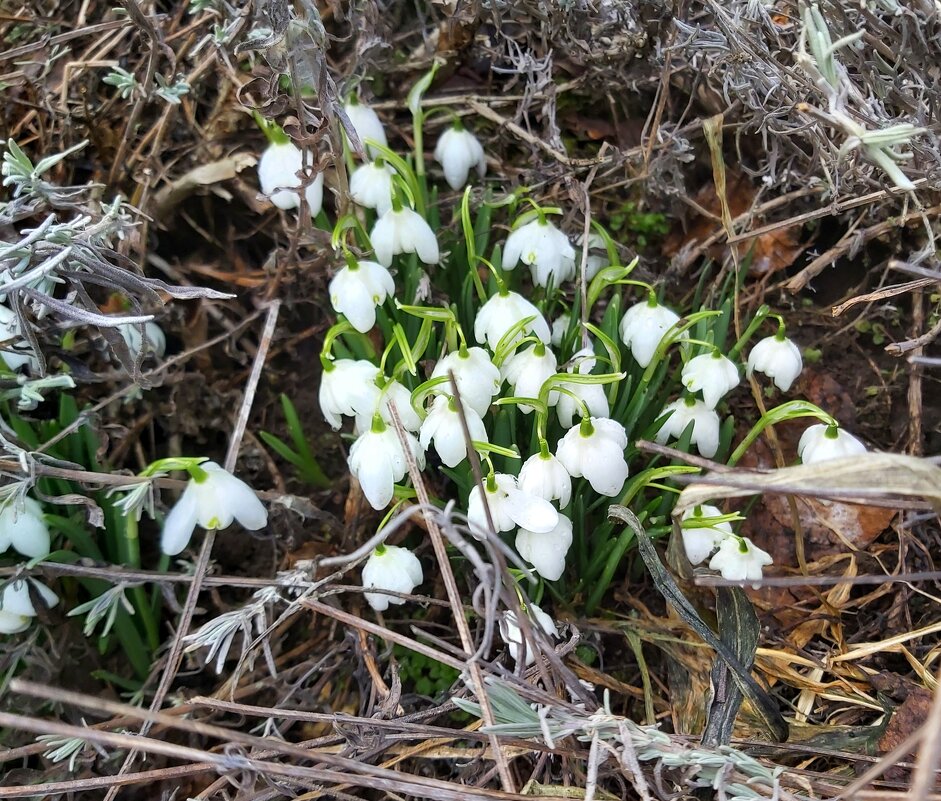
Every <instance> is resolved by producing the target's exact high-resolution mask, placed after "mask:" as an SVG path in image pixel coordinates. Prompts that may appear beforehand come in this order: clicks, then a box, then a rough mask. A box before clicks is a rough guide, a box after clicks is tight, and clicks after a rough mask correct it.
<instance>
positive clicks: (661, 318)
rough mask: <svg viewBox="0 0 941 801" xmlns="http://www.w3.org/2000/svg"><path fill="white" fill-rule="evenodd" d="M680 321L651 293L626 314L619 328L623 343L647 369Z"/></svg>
mask: <svg viewBox="0 0 941 801" xmlns="http://www.w3.org/2000/svg"><path fill="white" fill-rule="evenodd" d="M679 321H680V318H679V317H678V316H677V315H676V314H675V313H674V312H673V311H671V310H670V309H668V308H667V307H666V306H661V305H660V304H659V303H658V302H657V297H656V295H654V293H653V292H650V293H649V294H648V296H647V300H645V301H643V302H642V303H637V304H635V305H633V306H631V307H630V308H629V309H628V310H627V311H626V312H624V316H623V317H622V318H621V325H620V327H619V330H620V332H621V341H622V342H623V343H624V344H625V345H627V347H629V348H630V349H631V355H633V357H634V359H635V360H636V361H637V363H638V364H639V365H640V366H641V367H647V365H649V364H650V362H651V360H652V359H653V355H654V353H656V352H657V347H658V346H659V345H660V343H661V342H662V341H663V338H664V337H665V336H666V335H667V333H668V332H669V330H670V329H671V328H673V326H675V325H676V324H677V323H678V322H679ZM683 336H684V337H685V333H684V334H683Z"/></svg>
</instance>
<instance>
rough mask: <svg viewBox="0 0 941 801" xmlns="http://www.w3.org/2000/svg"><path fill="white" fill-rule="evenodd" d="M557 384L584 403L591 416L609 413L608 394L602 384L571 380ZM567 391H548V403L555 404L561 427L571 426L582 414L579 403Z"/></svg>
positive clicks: (601, 415) (605, 415)
mask: <svg viewBox="0 0 941 801" xmlns="http://www.w3.org/2000/svg"><path fill="white" fill-rule="evenodd" d="M559 386H561V387H562V388H563V389H566V390H568V392H571V393H572V395H575V396H576V397H577V398H578V400H580V401H581V402H582V403H584V404H585V406H587V407H588V413H589V414H590V415H591V416H592V417H607V416H608V414H610V409H609V407H608V396H607V395H605V387H604V385H603V384H576V383H575V382H574V381H573V382H571V383H568V382H567V383H564V384H560V385H559ZM568 392H556V391H552V392H550V393H549V405H550V406H555V412H556V414H557V415H558V417H559V424H560V425H561V426H562V428H571V427H572V423H573V421H577V420H578V418H580V417H581V416H582V407H581V405H580V404H579V403H578V401H577V400H575V398H573V397H572V395H569V394H568Z"/></svg>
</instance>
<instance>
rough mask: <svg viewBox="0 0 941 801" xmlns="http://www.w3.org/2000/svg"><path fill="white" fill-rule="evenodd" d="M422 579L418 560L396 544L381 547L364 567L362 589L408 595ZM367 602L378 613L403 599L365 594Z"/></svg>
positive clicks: (371, 593) (370, 593) (423, 575)
mask: <svg viewBox="0 0 941 801" xmlns="http://www.w3.org/2000/svg"><path fill="white" fill-rule="evenodd" d="M424 580H425V574H424V573H423V572H422V567H421V562H419V561H418V557H417V556H415V554H413V553H412V552H411V551H410V550H408V548H400V547H399V546H397V545H380V546H379V547H378V548H376V550H374V551H373V552H372V554H371V555H370V557H369V559H367V560H366V564H365V565H364V566H363V587H365V588H366V589H367V590H369V589H376V590H391V591H392V592H401V593H411V592H412V590H414V589H415V588H416V587H417V586H418V585H419V584H421V583H422V581H424ZM366 600H367V601H368V602H369V605H370V606H371V607H372V608H373V609H375V610H376V611H377V612H384V611H385V610H386V609H388V608H389V604H395V605H396V606H398V605H400V604H404V603H405V599H404V598H396V597H395V596H392V595H386V594H385V593H382V592H367V593H366Z"/></svg>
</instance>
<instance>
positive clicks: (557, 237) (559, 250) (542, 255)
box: [503, 215, 575, 287]
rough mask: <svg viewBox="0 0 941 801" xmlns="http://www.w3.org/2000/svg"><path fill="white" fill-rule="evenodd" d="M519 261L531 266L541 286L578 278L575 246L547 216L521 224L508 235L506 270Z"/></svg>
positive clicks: (555, 284) (538, 284) (536, 282)
mask: <svg viewBox="0 0 941 801" xmlns="http://www.w3.org/2000/svg"><path fill="white" fill-rule="evenodd" d="M519 262H523V264H525V265H527V266H528V267H529V268H530V271H531V272H532V275H533V283H534V284H536V285H537V286H548V285H549V284H550V282H551V284H552V285H553V286H555V287H558V286H561V284H562V283H563V282H564V281H570V280H571V279H572V278H574V277H575V248H573V247H572V243H571V242H569V239H568V237H567V236H566V235H565V234H563V233H562V232H561V231H560V230H559V229H558V228H556V227H555V225H554V224H553V223H551V222H549V221H548V220H547V219H546V218H545V215H540V216H538V217H537V218H536V219H535V220H532V221H531V222H528V223H525V224H523V225H521V226H519V227H518V228H516V229H515V230H514V231H512V232H511V233H510V235H509V237H507V240H506V245H505V246H504V249H503V269H504V270H513V269H515V268H516V265H517V264H518V263H519Z"/></svg>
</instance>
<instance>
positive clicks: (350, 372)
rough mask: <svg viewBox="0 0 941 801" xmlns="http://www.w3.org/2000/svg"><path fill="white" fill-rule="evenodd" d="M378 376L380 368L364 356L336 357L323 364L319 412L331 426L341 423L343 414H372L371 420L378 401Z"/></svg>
mask: <svg viewBox="0 0 941 801" xmlns="http://www.w3.org/2000/svg"><path fill="white" fill-rule="evenodd" d="M328 367H329V369H328ZM378 376H379V368H378V367H376V365H374V364H373V363H372V362H367V361H365V360H364V359H357V360H354V359H337V360H336V361H334V362H327V363H326V364H325V365H324V370H323V375H322V376H321V378H320V392H319V400H320V411H321V413H322V414H323V416H324V418H325V419H326V421H327V422H328V423H329V424H330V426H331V427H332V428H334V429H337V428H339V427H340V426H341V425H342V423H343V420H342V419H341V415H346V416H347V417H354V416H356V415H369V416H370V420H371V417H372V414H373V412H375V411H376V406H377V404H378V403H379V387H378V386H377V385H376V378H377V377H378Z"/></svg>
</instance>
